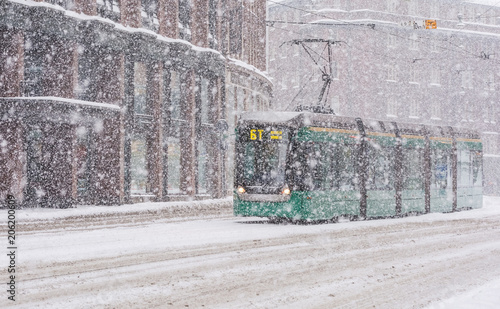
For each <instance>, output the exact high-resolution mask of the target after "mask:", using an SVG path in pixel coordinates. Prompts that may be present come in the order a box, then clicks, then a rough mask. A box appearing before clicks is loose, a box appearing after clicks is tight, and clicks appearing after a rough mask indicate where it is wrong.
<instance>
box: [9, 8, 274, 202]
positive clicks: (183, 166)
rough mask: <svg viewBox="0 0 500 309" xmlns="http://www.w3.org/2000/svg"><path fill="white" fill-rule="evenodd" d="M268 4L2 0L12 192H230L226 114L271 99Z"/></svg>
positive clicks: (55, 197) (61, 197) (161, 196)
mask: <svg viewBox="0 0 500 309" xmlns="http://www.w3.org/2000/svg"><path fill="white" fill-rule="evenodd" d="M265 14H266V4H265V1H261V0H258V1H250V0H238V1H229V0H190V1H188V0H142V1H141V0H121V1H117V0H47V1H45V2H35V1H29V0H26V1H10V0H7V1H2V2H1V4H0V38H1V40H0V169H1V171H2V172H1V175H0V199H1V200H2V201H4V200H5V198H6V195H7V194H12V195H14V196H15V197H16V199H17V200H18V203H19V204H21V205H23V206H24V207H72V206H73V205H77V204H96V205H112V204H122V203H130V202H137V201H145V200H150V201H169V200H186V199H203V198H219V197H223V196H225V195H226V194H227V178H229V177H230V175H229V176H228V175H227V174H228V163H227V162H229V161H231V158H229V156H228V154H227V152H228V150H227V148H228V147H227V146H226V144H228V143H230V134H229V133H228V131H226V125H225V124H224V123H225V122H226V123H227V122H229V123H230V124H232V123H234V115H235V114H237V113H239V112H241V111H242V110H244V109H254V108H255V109H258V110H265V109H267V108H268V107H269V101H270V96H271V83H270V81H269V80H268V79H267V77H266V76H265V74H264V73H263V72H264V71H265V66H266V58H265V45H266V41H265V39H266V37H265V31H266V28H265V23H264V20H265ZM239 89H241V91H240V90H239ZM236 92H237V93H238V96H240V97H237V96H236V97H235V96H234V93H236ZM241 99H244V102H245V104H243V105H238V102H240V101H241ZM228 136H229V137H228Z"/></svg>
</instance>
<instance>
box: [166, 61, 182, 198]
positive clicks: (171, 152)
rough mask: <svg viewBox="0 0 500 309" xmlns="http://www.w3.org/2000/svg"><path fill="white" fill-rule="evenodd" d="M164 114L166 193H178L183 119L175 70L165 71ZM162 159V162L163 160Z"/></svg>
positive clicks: (177, 77) (179, 86)
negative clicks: (165, 126) (165, 125)
mask: <svg viewBox="0 0 500 309" xmlns="http://www.w3.org/2000/svg"><path fill="white" fill-rule="evenodd" d="M166 75H167V76H166V77H165V80H166V81H167V82H168V84H167V87H165V88H166V96H165V98H166V100H165V103H164V104H165V107H164V109H166V110H165V112H166V113H165V115H167V117H166V118H167V119H166V121H165V124H168V128H167V129H166V133H167V134H165V139H166V140H165V144H166V147H167V149H166V156H167V158H166V160H165V161H166V168H167V169H166V170H167V173H166V181H165V184H166V190H164V192H165V191H166V192H165V193H166V194H179V193H180V182H181V142H180V130H181V127H182V125H183V124H184V121H183V120H182V118H181V82H180V74H179V73H178V72H175V71H170V72H168V71H167V72H166ZM165 161H164V162H165Z"/></svg>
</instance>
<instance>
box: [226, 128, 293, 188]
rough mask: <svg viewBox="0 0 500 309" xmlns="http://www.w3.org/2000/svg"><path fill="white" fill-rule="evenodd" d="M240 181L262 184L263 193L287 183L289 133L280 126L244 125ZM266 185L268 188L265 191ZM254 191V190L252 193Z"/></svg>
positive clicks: (238, 168) (238, 159)
mask: <svg viewBox="0 0 500 309" xmlns="http://www.w3.org/2000/svg"><path fill="white" fill-rule="evenodd" d="M239 132H240V134H241V135H240V136H239V140H238V143H237V157H236V162H237V166H236V175H235V176H236V184H237V185H242V186H245V187H246V188H247V189H248V188H250V191H253V190H252V189H251V187H261V189H260V190H259V193H274V191H276V190H281V189H282V187H283V185H284V184H285V166H286V153H287V147H288V138H287V134H286V133H287V132H286V131H285V130H283V129H278V128H254V127H252V128H244V129H242V130H240V131H239ZM262 188H267V189H265V190H264V191H263V190H262ZM249 193H250V192H249Z"/></svg>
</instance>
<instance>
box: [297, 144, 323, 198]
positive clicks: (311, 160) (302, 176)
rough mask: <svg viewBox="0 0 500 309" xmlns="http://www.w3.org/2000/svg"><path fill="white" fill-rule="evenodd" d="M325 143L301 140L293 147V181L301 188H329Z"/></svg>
mask: <svg viewBox="0 0 500 309" xmlns="http://www.w3.org/2000/svg"><path fill="white" fill-rule="evenodd" d="M328 146H329V145H328V144H327V143H317V142H302V143H299V144H298V145H297V147H296V149H295V152H296V154H295V156H294V158H293V159H294V162H293V170H294V181H295V184H296V185H298V186H299V187H300V188H301V189H302V190H326V189H328V188H329V186H330V185H329V183H331V181H329V174H330V172H329V170H330V166H331V163H330V157H331V156H330V155H329V152H330V150H329V148H328Z"/></svg>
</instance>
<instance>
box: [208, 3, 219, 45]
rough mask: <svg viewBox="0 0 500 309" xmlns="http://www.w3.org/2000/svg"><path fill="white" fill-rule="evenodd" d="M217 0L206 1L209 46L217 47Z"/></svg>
mask: <svg viewBox="0 0 500 309" xmlns="http://www.w3.org/2000/svg"><path fill="white" fill-rule="evenodd" d="M218 5H219V0H209V3H208V33H209V35H208V40H209V46H210V48H213V49H217V48H218V46H219V42H218V40H219V38H218V35H217V25H218V22H219V16H218V13H217V12H218V10H217V7H218Z"/></svg>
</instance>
